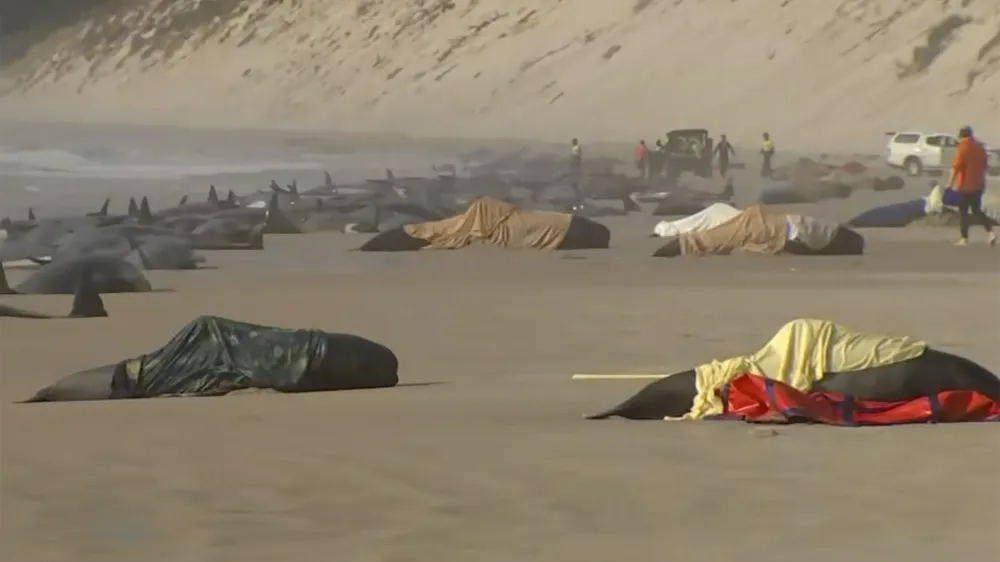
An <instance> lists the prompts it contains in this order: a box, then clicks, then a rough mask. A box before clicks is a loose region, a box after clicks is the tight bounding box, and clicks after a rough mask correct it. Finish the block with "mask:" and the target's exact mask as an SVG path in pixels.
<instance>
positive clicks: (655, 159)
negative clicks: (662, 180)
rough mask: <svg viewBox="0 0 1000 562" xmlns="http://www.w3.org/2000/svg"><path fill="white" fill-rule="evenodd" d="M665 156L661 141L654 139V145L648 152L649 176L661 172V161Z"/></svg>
mask: <svg viewBox="0 0 1000 562" xmlns="http://www.w3.org/2000/svg"><path fill="white" fill-rule="evenodd" d="M666 157H667V152H666V150H665V149H664V147H663V141H662V140H660V139H656V145H655V146H653V151H652V152H650V153H649V177H650V178H652V177H655V176H659V175H662V174H663V161H664V160H665V159H666Z"/></svg>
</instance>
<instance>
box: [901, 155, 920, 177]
mask: <svg viewBox="0 0 1000 562" xmlns="http://www.w3.org/2000/svg"><path fill="white" fill-rule="evenodd" d="M903 167H904V168H906V173H907V174H908V175H910V176H913V177H917V176H919V175H921V174H923V173H924V164H923V162H921V161H920V159H919V158H916V157H914V156H911V157H909V158H907V159H906V161H905V162H903Z"/></svg>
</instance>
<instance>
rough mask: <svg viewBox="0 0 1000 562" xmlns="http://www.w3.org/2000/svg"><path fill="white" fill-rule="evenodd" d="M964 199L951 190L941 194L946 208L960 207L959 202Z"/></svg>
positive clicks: (942, 202)
mask: <svg viewBox="0 0 1000 562" xmlns="http://www.w3.org/2000/svg"><path fill="white" fill-rule="evenodd" d="M961 199H962V196H961V195H959V194H958V193H957V192H955V191H952V190H951V189H946V190H944V192H943V193H942V194H941V204H942V205H944V206H945V207H958V202H959V201H960V200H961Z"/></svg>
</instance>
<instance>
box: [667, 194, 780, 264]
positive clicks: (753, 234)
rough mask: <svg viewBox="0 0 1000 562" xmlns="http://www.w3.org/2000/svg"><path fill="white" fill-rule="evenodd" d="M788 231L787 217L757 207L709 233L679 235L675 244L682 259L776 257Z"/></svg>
mask: <svg viewBox="0 0 1000 562" xmlns="http://www.w3.org/2000/svg"><path fill="white" fill-rule="evenodd" d="M787 228H788V219H787V215H785V214H784V213H776V212H769V211H767V210H766V208H765V207H761V206H759V205H757V206H754V207H750V208H748V209H747V210H745V211H743V212H742V213H740V214H739V215H737V216H736V217H734V218H732V219H731V220H729V221H727V222H725V223H722V224H720V225H719V226H717V227H715V228H712V229H710V230H704V231H701V232H686V233H684V234H681V235H680V237H679V238H678V241H679V242H680V245H681V255H684V256H718V255H726V254H731V253H733V252H736V251H744V252H752V253H758V254H777V253H779V252H781V251H782V250H783V249H784V248H785V243H786V242H787V241H788V238H787V236H788V232H787Z"/></svg>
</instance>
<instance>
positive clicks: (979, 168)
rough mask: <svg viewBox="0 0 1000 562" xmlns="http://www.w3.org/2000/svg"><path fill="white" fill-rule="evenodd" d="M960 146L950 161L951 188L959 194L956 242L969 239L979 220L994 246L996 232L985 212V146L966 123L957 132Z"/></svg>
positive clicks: (958, 243)
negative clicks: (971, 228)
mask: <svg viewBox="0 0 1000 562" xmlns="http://www.w3.org/2000/svg"><path fill="white" fill-rule="evenodd" d="M958 137H959V139H960V140H959V142H958V150H956V151H955V158H954V160H952V163H951V174H950V175H949V176H948V184H947V187H948V189H951V190H952V191H954V192H955V193H956V194H958V197H959V199H958V228H959V235H960V238H959V239H958V242H956V243H955V244H956V245H957V246H965V245H966V244H968V243H969V227H970V226H971V225H972V222H973V221H975V222H978V223H979V224H980V225H982V227H983V228H984V229H986V233H987V239H986V243H987V244H989V245H990V246H994V245H996V243H997V236H996V234H995V233H994V232H993V228H992V226H991V221H990V219H989V217H987V216H986V214H985V213H983V192H984V191H985V190H986V165H987V156H986V148H985V147H984V146H983V144H982V143H981V142H979V140H978V139H976V137H975V136H973V134H972V127H969V126H965V127H962V129H961V130H960V131H959V132H958Z"/></svg>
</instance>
